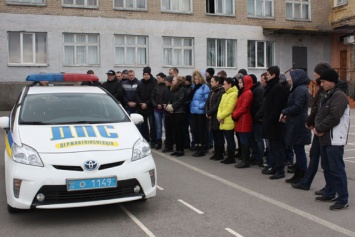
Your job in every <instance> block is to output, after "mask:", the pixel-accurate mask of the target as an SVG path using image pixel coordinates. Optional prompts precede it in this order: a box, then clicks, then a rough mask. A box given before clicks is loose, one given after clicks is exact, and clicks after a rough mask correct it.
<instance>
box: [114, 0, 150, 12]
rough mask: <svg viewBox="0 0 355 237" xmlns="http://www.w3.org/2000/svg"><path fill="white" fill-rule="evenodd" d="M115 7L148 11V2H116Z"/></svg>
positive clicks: (130, 0) (126, 0) (138, 0)
mask: <svg viewBox="0 0 355 237" xmlns="http://www.w3.org/2000/svg"><path fill="white" fill-rule="evenodd" d="M114 7H115V8H118V9H128V10H146V9H147V1H146V0H114Z"/></svg>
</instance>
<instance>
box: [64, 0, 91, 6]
mask: <svg viewBox="0 0 355 237" xmlns="http://www.w3.org/2000/svg"><path fill="white" fill-rule="evenodd" d="M63 6H76V7H97V0H63Z"/></svg>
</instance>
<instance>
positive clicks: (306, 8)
mask: <svg viewBox="0 0 355 237" xmlns="http://www.w3.org/2000/svg"><path fill="white" fill-rule="evenodd" d="M286 18H287V19H292V20H310V1H309V0H286Z"/></svg>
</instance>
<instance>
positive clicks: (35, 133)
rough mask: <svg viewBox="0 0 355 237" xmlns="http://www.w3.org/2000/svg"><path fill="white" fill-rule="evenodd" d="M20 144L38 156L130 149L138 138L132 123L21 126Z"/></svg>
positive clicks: (136, 130) (137, 132)
mask: <svg viewBox="0 0 355 237" xmlns="http://www.w3.org/2000/svg"><path fill="white" fill-rule="evenodd" d="M19 135H20V136H19V137H20V138H21V143H23V144H26V145H28V146H30V147H32V148H34V149H35V150H36V151H37V152H39V153H62V152H80V151H110V150H121V149H132V148H133V145H134V143H135V142H136V141H137V140H138V139H139V138H141V135H140V133H139V131H138V129H137V127H136V126H135V125H134V124H133V123H132V122H125V123H114V124H75V125H22V126H20V128H19Z"/></svg>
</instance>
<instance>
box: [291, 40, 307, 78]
mask: <svg viewBox="0 0 355 237" xmlns="http://www.w3.org/2000/svg"><path fill="white" fill-rule="evenodd" d="M292 62H293V68H294V69H303V70H305V71H306V72H307V47H298V46H294V47H292Z"/></svg>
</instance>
